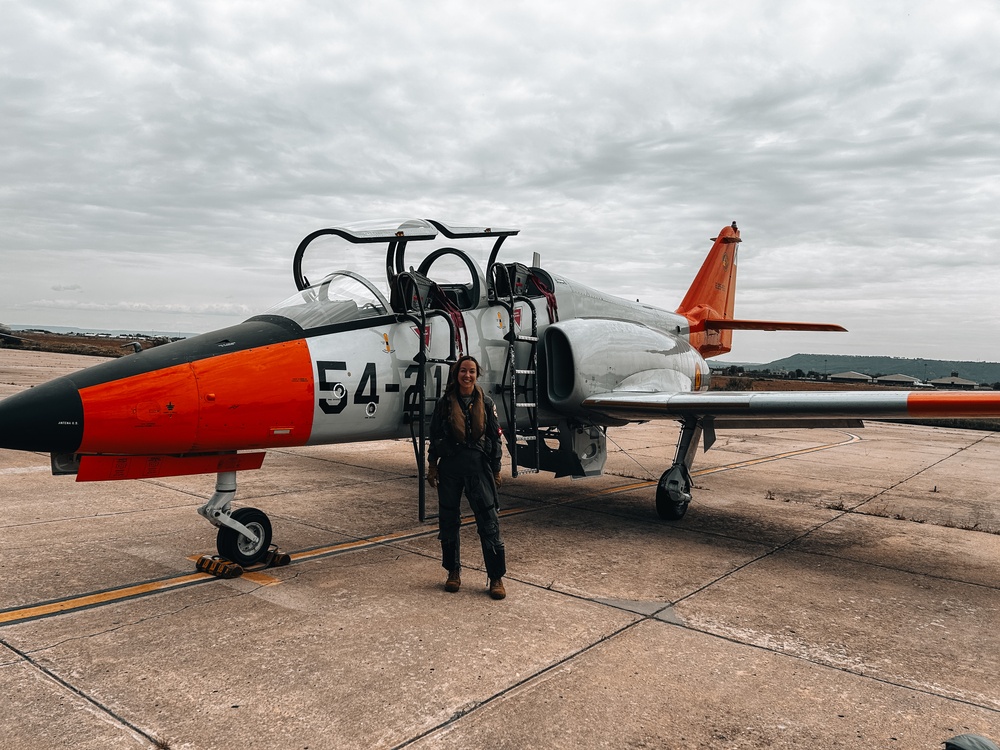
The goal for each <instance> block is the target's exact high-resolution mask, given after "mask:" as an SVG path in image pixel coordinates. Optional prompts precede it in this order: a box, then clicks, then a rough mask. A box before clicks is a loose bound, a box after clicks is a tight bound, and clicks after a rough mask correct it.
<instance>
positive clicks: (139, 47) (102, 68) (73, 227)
mask: <svg viewBox="0 0 1000 750" xmlns="http://www.w3.org/2000/svg"><path fill="white" fill-rule="evenodd" d="M7 15H8V18H6V19H5V24H4V27H3V29H2V30H0V41H2V42H3V43H2V44H0V60H2V63H3V68H2V69H3V71H4V72H3V73H2V74H0V116H2V118H3V122H4V131H5V136H6V138H5V140H6V142H7V145H8V148H6V149H4V150H3V151H0V253H2V265H3V269H4V271H3V273H2V274H0V320H4V321H5V322H12V323H32V324H34V323H49V324H52V325H59V324H62V323H65V322H66V317H67V313H69V311H70V310H69V308H68V307H67V306H68V305H69V302H68V301H67V300H66V299H64V298H58V299H55V300H53V299H52V297H51V292H52V291H59V292H63V293H66V292H70V291H72V292H73V294H72V299H73V304H74V305H75V307H73V308H72V317H73V318H74V321H75V322H78V323H80V324H81V325H89V326H91V327H107V328H121V327H137V326H140V325H142V326H147V327H152V328H157V329H161V330H207V329H210V328H213V327H218V326H219V325H220V324H223V323H228V322H235V320H237V319H239V318H240V317H245V313H244V312H243V311H244V310H248V311H250V312H255V311H259V310H261V309H264V308H266V307H268V306H269V305H270V304H272V303H273V302H276V301H278V300H280V299H281V298H283V297H285V296H286V295H287V294H289V293H290V292H291V291H292V282H291V273H290V270H289V266H290V259H291V253H292V251H293V250H294V247H295V245H296V244H297V243H298V240H299V239H300V238H301V237H302V236H304V235H305V234H307V233H308V232H310V231H312V230H313V229H316V228H318V227H320V226H328V225H330V224H331V223H334V222H337V221H350V220H355V219H367V218H375V217H378V216H405V215H415V216H432V217H440V218H442V219H444V220H446V221H448V220H450V221H453V222H454V223H466V224H471V223H484V224H491V225H494V226H499V225H508V226H517V227H520V228H522V230H523V231H522V234H521V236H520V237H518V238H517V239H516V240H514V241H511V242H509V243H508V244H507V245H506V246H505V250H507V252H509V253H510V254H511V255H514V254H520V255H521V256H522V257H530V253H531V252H532V251H538V252H541V253H542V255H543V257H544V259H545V262H546V263H547V264H548V265H549V266H550V267H552V268H554V269H557V270H559V271H560V272H563V273H565V274H566V275H567V276H570V277H574V278H578V279H579V280H581V281H583V282H584V283H588V284H590V285H592V286H595V287H598V288H602V289H605V290H607V291H610V292H613V293H618V294H621V295H622V296H625V297H629V298H636V297H638V298H640V299H643V300H644V301H649V302H654V303H656V304H662V305H663V306H665V307H674V306H675V305H676V304H677V302H678V301H679V300H680V298H681V296H682V295H683V292H684V290H685V288H686V286H687V284H688V282H689V280H690V278H691V276H692V275H693V274H694V272H695V270H696V269H697V267H698V264H699V263H700V260H701V255H702V254H703V253H704V252H705V251H706V250H707V248H708V243H707V240H708V238H709V237H711V236H714V234H715V232H717V231H718V228H719V227H720V226H722V225H724V224H728V223H729V222H730V221H732V220H733V219H736V220H737V221H738V222H739V224H740V226H741V228H742V229H743V236H744V240H745V241H744V243H743V246H742V250H741V260H740V263H741V271H740V283H739V288H740V293H739V297H738V301H737V313H738V314H740V315H742V316H745V317H760V318H782V319H803V320H833V321H836V322H843V323H845V324H846V325H848V327H849V328H851V330H852V333H851V334H848V335H846V336H839V337H837V336H830V337H823V338H820V339H818V340H817V339H816V337H804V336H802V335H799V334H794V335H793V334H788V335H783V334H767V335H757V334H745V333H742V332H741V333H737V334H736V337H735V339H736V344H737V347H738V348H737V350H736V351H735V352H734V355H733V358H736V359H766V358H769V357H771V356H780V355H783V354H788V353H792V352H794V351H801V350H823V351H830V352H858V353H887V354H895V355H912V356H945V353H947V356H948V357H949V358H952V357H953V358H985V359H1000V350H998V349H997V347H998V345H997V344H996V343H995V342H997V341H998V340H1000V337H998V335H997V334H1000V323H997V322H996V320H997V318H998V316H997V314H996V305H995V302H994V296H995V294H994V291H993V288H992V287H993V286H994V282H995V280H997V279H998V278H1000V268H998V265H1000V258H998V257H997V255H996V254H995V253H993V252H991V250H992V245H993V237H995V236H996V235H997V231H998V227H997V223H998V221H1000V220H998V218H997V217H996V215H995V214H996V211H995V209H994V207H995V206H996V205H997V204H998V200H997V199H998V197H1000V196H998V192H1000V186H998V184H997V181H996V174H997V172H998V162H1000V137H998V132H997V129H996V125H995V123H996V122H997V121H1000V112H998V108H1000V105H998V104H997V102H996V97H995V96H994V94H993V89H994V88H995V81H996V80H998V78H1000V76H998V73H1000V70H998V67H1000V62H998V61H997V58H996V55H995V53H994V47H995V40H996V38H997V37H998V32H1000V11H998V10H997V9H996V7H995V5H994V4H992V3H989V2H985V0H978V1H977V0H974V1H973V2H969V3H964V4H962V5H961V6H960V7H957V8H956V7H953V6H945V5H942V4H936V3H929V2H918V3H906V2H890V3H885V4H880V5H879V6H877V7H874V6H871V5H870V4H866V3H861V2H845V3H840V4H837V5H835V6H831V5H830V4H827V3H814V2H805V3H798V4H794V5H793V4H789V5H778V6H775V5H774V4H773V3H766V2H762V1H759V2H753V1H752V0H751V1H750V2H745V3H740V4H732V3H724V2H708V3H694V2H682V3H671V4H668V5H664V4H662V3H654V2H638V3H629V4H627V5H625V6H615V7H611V6H610V5H607V4H601V3H586V2H585V3H572V4H571V3H560V2H555V3H545V4H542V5H538V4H535V5H530V4H523V3H509V4H506V5H504V6H502V7H490V6H484V5H473V6H469V5H468V4H463V3H455V2H446V3H439V4H433V5H432V6H426V5H425V6H413V5H412V4H407V3H402V2H374V3H365V4H356V5H352V6H347V5H345V6H344V7H338V8H333V9H331V8H330V7H329V6H325V5H321V4H316V3H309V2H289V3H284V4H282V5H281V6H280V7H273V8H271V7H266V6H259V5H252V4H245V3H227V2H219V3H211V4H203V3H194V2H181V1H178V0H174V1H173V2H165V3H159V4H155V5H147V6H142V7H140V6H135V5H134V4H128V3H118V4H114V3H112V4H110V5H109V4H102V5H100V6H96V5H93V6H79V4H74V3H64V4H60V3H57V2H42V3H33V4H30V6H29V5H26V4H22V5H21V6H15V7H13V8H11V9H10V11H9V13H8V14H7ZM356 260H357V261H358V262H361V263H362V265H363V267H364V268H365V269H366V270H367V271H368V272H370V273H372V274H373V275H376V276H377V275H378V274H379V273H380V271H379V269H380V260H381V259H380V258H378V257H374V256H373V257H368V256H367V255H366V256H364V257H360V258H357V259H356ZM335 261H336V262H335V265H336V266H337V267H340V266H343V265H349V263H348V262H347V259H346V258H344V257H338V258H336V259H335ZM74 286H75V287H77V288H78V289H73V287H74ZM227 316H232V320H227V319H226V317H227ZM973 316H974V318H973ZM970 318H973V320H974V321H975V322H974V323H970ZM182 323H183V325H182Z"/></svg>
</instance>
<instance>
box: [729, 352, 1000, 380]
mask: <svg viewBox="0 0 1000 750" xmlns="http://www.w3.org/2000/svg"><path fill="white" fill-rule="evenodd" d="M720 364H721V363H720ZM727 364H728V363H727ZM747 367H748V368H749V367H753V365H750V366H747ZM756 367H758V368H759V369H762V370H763V369H768V370H771V371H772V372H776V371H780V370H788V371H791V372H794V371H795V370H802V371H803V372H806V373H808V372H809V371H813V372H818V373H823V374H826V375H832V374H834V373H838V372H847V371H848V370H853V371H855V372H862V373H864V374H865V375H871V376H879V375H897V374H900V375H909V376H910V377H913V378H919V379H920V380H924V381H926V380H934V379H935V378H946V377H948V376H949V375H951V374H952V373H953V372H957V373H958V376H959V377H960V378H966V379H967V380H974V381H975V382H977V383H988V384H992V383H997V382H1000V362H957V361H951V360H940V359H908V358H906V357H861V356H854V355H846V354H793V355H792V356H791V357H785V358H784V359H776V360H775V361H774V362H769V363H767V364H764V365H757V366H756Z"/></svg>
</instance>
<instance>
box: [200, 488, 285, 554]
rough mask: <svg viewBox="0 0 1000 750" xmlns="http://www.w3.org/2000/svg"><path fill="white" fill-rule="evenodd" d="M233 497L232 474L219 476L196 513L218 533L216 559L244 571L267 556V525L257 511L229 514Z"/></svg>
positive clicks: (249, 509) (268, 545) (234, 511)
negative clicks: (230, 562)
mask: <svg viewBox="0 0 1000 750" xmlns="http://www.w3.org/2000/svg"><path fill="white" fill-rule="evenodd" d="M235 495H236V472H235V471H222V472H219V475H218V478H217V479H216V482H215V494H213V495H212V497H211V498H210V499H209V501H208V502H207V503H205V504H204V505H203V506H201V507H200V508H198V513H200V514H201V515H202V516H204V517H205V518H206V519H208V521H209V523H211V524H212V525H213V526H216V527H217V528H218V529H219V533H218V535H217V536H216V539H215V546H216V548H217V549H218V550H219V555H220V557H223V558H225V559H226V560H230V561H232V562H234V563H236V564H237V565H240V566H243V567H247V566H249V565H253V564H254V563H256V562H260V561H261V560H263V559H264V558H265V557H266V556H267V554H268V551H269V550H270V548H271V521H270V520H269V519H268V517H267V514H266V513H264V511H262V510H258V509H257V508H237V509H236V510H232V507H231V504H232V502H233V497H234V496H235Z"/></svg>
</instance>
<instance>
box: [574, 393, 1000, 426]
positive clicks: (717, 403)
mask: <svg viewBox="0 0 1000 750" xmlns="http://www.w3.org/2000/svg"><path fill="white" fill-rule="evenodd" d="M581 405H582V406H583V408H585V409H589V410H591V411H594V412H596V413H598V414H603V415H605V416H608V417H613V418H618V419H627V420H630V421H638V420H644V419H684V418H685V417H716V418H717V419H719V420H720V421H721V420H722V419H726V420H739V421H742V422H750V421H759V422H762V423H764V422H769V421H772V420H774V419H775V418H777V419H782V420H810V419H928V418H935V417H970V418H996V417H1000V392H998V391H988V392H969V391H931V392H929V393H928V392H919V391H701V392H694V393H692V392H687V393H685V392H677V393H670V392H660V393H638V392H627V391H614V392H611V393H601V394H595V395H593V396H590V397H588V398H586V399H584V400H583V402H582V404H581ZM762 426H763V425H762ZM802 426H804V427H805V426H807V425H806V424H803V425H802Z"/></svg>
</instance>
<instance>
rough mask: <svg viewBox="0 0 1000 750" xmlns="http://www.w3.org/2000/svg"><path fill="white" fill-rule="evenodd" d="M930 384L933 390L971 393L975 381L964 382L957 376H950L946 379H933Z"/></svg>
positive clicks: (963, 379) (964, 380)
mask: <svg viewBox="0 0 1000 750" xmlns="http://www.w3.org/2000/svg"><path fill="white" fill-rule="evenodd" d="M930 384H931V385H932V386H934V387H935V388H942V389H944V390H949V391H971V390H972V389H974V388H975V387H976V382H975V381H973V380H966V379H965V378H960V377H958V376H957V375H952V376H951V377H948V378H935V379H934V380H931V381H930Z"/></svg>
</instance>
